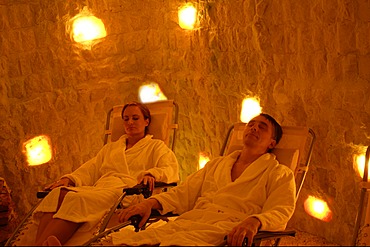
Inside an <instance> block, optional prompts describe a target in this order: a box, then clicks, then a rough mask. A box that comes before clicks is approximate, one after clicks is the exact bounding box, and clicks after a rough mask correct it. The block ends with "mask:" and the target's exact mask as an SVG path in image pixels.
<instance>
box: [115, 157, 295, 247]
mask: <svg viewBox="0 0 370 247" xmlns="http://www.w3.org/2000/svg"><path fill="white" fill-rule="evenodd" d="M239 155H240V151H235V152H233V153H232V154H230V155H228V156H226V157H218V158H216V159H214V160H212V161H210V162H208V163H207V165H206V166H205V167H204V168H203V169H201V170H199V171H197V172H196V173H194V174H192V175H190V176H189V177H188V179H187V180H186V181H185V182H184V183H182V184H181V185H179V186H177V187H175V188H173V189H172V190H170V191H169V192H168V193H162V194H159V195H155V196H153V197H154V198H155V199H157V200H158V201H159V202H160V203H161V205H162V207H163V210H161V213H162V214H164V213H167V212H174V213H178V214H180V216H179V217H177V219H176V220H174V221H170V222H169V223H167V224H165V225H163V226H160V227H158V228H148V229H146V230H145V231H140V232H138V233H133V232H132V231H130V230H128V229H123V230H121V231H120V232H116V233H112V234H111V236H112V241H113V243H114V244H115V245H116V244H127V245H142V244H150V245H151V244H158V243H160V244H161V245H163V246H166V245H179V246H186V245H193V246H194V245H200V246H205V245H221V244H225V240H224V236H226V235H227V234H228V233H229V232H230V231H231V229H232V228H233V227H234V226H236V225H237V224H239V223H240V222H241V221H243V220H244V219H246V218H247V217H251V216H254V217H257V218H258V219H259V220H260V221H261V223H262V225H261V228H260V230H268V231H279V230H284V229H285V227H286V224H287V222H288V220H289V219H290V217H291V216H292V214H293V212H294V208H295V194H296V188H295V180H294V174H293V172H292V171H291V170H290V169H289V168H288V167H286V166H284V165H281V164H279V163H278V161H277V160H276V159H275V155H274V154H269V153H267V154H264V155H262V156H261V157H259V158H258V159H257V160H256V161H254V162H253V163H252V164H251V165H250V166H248V167H247V168H246V169H245V171H244V172H243V173H242V174H241V175H240V177H239V178H237V179H236V180H235V181H233V182H232V181H231V169H232V166H233V164H234V162H235V161H236V159H237V158H238V156H239Z"/></svg>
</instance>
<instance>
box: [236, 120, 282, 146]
mask: <svg viewBox="0 0 370 247" xmlns="http://www.w3.org/2000/svg"><path fill="white" fill-rule="evenodd" d="M243 138H244V139H243V143H244V145H246V146H248V147H249V148H254V149H256V151H258V152H262V153H266V152H267V150H269V149H271V148H274V147H275V145H276V141H275V140H274V127H273V126H272V124H271V123H270V121H268V120H267V119H266V118H265V117H264V116H257V117H254V118H253V119H252V120H250V121H249V122H248V124H246V125H245V129H244V133H243Z"/></svg>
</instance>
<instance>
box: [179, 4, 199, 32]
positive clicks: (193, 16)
mask: <svg viewBox="0 0 370 247" xmlns="http://www.w3.org/2000/svg"><path fill="white" fill-rule="evenodd" d="M178 15H179V25H180V27H181V28H183V29H188V30H192V29H194V26H195V23H196V21H197V10H196V8H195V7H194V6H193V5H192V4H191V3H188V4H186V5H184V6H183V7H181V8H180V9H179V12H178Z"/></svg>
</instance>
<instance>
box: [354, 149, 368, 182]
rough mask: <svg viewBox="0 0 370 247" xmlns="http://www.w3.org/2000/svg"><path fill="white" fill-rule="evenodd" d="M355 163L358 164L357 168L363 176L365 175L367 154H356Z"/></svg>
mask: <svg viewBox="0 0 370 247" xmlns="http://www.w3.org/2000/svg"><path fill="white" fill-rule="evenodd" d="M355 164H356V168H357V169H356V170H357V172H358V174H359V175H360V177H361V178H363V177H364V169H365V154H360V155H355ZM367 174H368V176H367V178H368V180H369V178H370V160H369V163H368V173H367Z"/></svg>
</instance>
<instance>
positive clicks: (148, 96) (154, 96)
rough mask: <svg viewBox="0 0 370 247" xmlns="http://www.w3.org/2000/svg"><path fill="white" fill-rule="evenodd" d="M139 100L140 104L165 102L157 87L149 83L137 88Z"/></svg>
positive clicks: (164, 97) (155, 84)
mask: <svg viewBox="0 0 370 247" xmlns="http://www.w3.org/2000/svg"><path fill="white" fill-rule="evenodd" d="M139 98H140V101H141V102H142V103H149V102H155V101H160V100H167V97H166V96H165V95H164V94H163V92H162V90H161V89H160V87H159V85H158V84H157V83H155V82H149V83H146V84H144V85H142V86H141V87H140V88H139Z"/></svg>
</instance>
